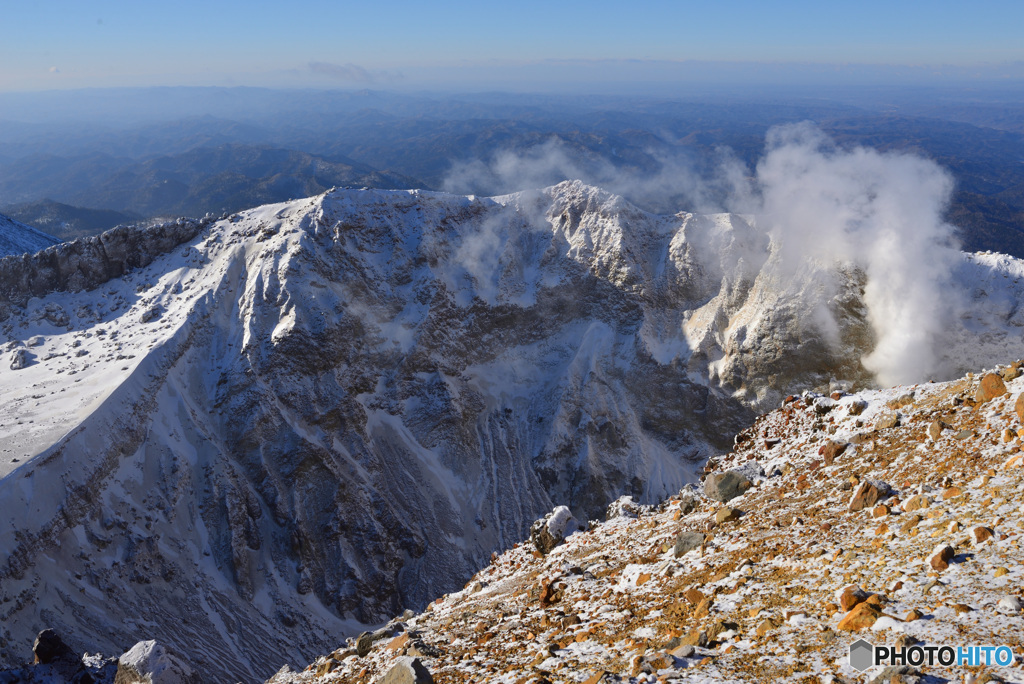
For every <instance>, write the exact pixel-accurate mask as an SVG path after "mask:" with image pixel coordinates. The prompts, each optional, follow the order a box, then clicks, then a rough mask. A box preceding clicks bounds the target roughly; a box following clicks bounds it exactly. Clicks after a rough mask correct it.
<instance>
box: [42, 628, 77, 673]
mask: <svg viewBox="0 0 1024 684" xmlns="http://www.w3.org/2000/svg"><path fill="white" fill-rule="evenodd" d="M32 655H33V656H35V657H34V659H33V661H32V662H33V663H34V664H36V665H48V664H50V663H56V662H62V661H73V660H77V657H76V656H75V652H74V651H72V650H71V648H70V647H69V646H68V645H67V644H65V643H64V640H63V639H61V638H60V635H59V634H57V633H56V632H55V631H53V630H52V629H44V630H43V631H42V632H40V633H39V634H38V635H37V636H36V640H35V643H33V644H32Z"/></svg>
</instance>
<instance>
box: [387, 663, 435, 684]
mask: <svg viewBox="0 0 1024 684" xmlns="http://www.w3.org/2000/svg"><path fill="white" fill-rule="evenodd" d="M433 682H434V678H433V677H432V676H431V675H430V671H429V670H427V668H425V667H424V666H423V663H421V662H420V659H419V658H410V657H409V656H403V657H401V658H399V659H398V660H397V661H395V664H394V665H392V666H391V669H390V670H388V673H387V674H386V675H384V679H382V680H380V684H433Z"/></svg>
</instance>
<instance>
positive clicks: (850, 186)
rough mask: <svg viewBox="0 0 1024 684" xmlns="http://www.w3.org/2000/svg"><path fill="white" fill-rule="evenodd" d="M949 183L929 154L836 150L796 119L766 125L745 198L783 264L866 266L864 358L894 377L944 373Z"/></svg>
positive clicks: (950, 303) (880, 373) (882, 376)
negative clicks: (867, 345) (871, 343)
mask: <svg viewBox="0 0 1024 684" xmlns="http://www.w3.org/2000/svg"><path fill="white" fill-rule="evenodd" d="M952 190H953V180H952V178H951V176H950V175H949V174H948V173H947V172H946V171H944V170H943V169H942V168H941V167H939V166H938V165H937V164H935V163H934V162H932V161H930V160H927V159H924V158H922V157H919V156H916V155H912V154H905V153H893V152H886V153H882V152H878V151H876V150H871V149H865V148H863V147H856V148H853V149H840V148H838V147H837V146H836V145H835V144H834V143H833V142H832V141H831V140H830V139H829V138H828V137H827V136H825V135H824V134H823V133H822V132H821V131H820V130H818V129H817V128H816V127H814V126H812V125H810V124H796V125H788V126H782V127H777V128H774V129H772V130H771V131H769V132H768V137H767V147H766V152H765V156H764V157H763V159H762V160H761V161H760V163H758V165H757V169H756V173H755V175H754V177H753V179H752V180H751V181H750V184H749V186H748V187H747V189H746V192H745V193H743V197H742V203H749V202H750V201H751V199H754V200H755V206H754V209H755V211H756V213H757V214H758V215H759V217H760V221H759V223H761V224H762V225H765V226H767V229H768V231H769V232H770V233H771V235H772V238H773V241H774V242H775V243H776V244H777V246H778V249H780V250H781V257H782V263H783V264H787V265H789V266H790V267H795V265H797V264H800V263H803V262H806V261H808V260H814V261H816V262H819V263H822V264H824V265H826V266H827V265H829V264H852V265H854V266H855V267H857V268H859V269H861V270H862V271H863V272H864V274H865V275H866V276H867V283H866V285H865V287H864V304H865V305H866V307H867V311H868V320H869V323H870V324H871V327H872V329H873V331H874V333H875V348H874V349H873V350H872V351H871V352H870V353H868V354H866V355H865V356H864V357H863V359H862V362H863V364H864V367H865V368H867V369H868V370H869V371H871V372H872V373H874V374H875V376H876V377H877V378H878V381H879V382H880V383H882V384H883V385H891V384H898V383H907V382H917V381H921V380H925V379H928V377H929V375H930V374H932V373H935V372H940V371H941V369H939V368H937V367H936V364H937V359H938V354H937V350H936V349H935V348H934V345H935V344H936V341H937V340H938V339H939V337H940V335H941V333H942V331H943V330H944V329H946V328H947V327H948V326H949V324H950V323H951V318H952V316H954V315H955V314H956V313H957V310H958V309H959V308H960V306H959V297H958V295H957V294H956V292H957V291H956V289H955V288H954V287H953V285H952V279H951V274H952V269H953V266H954V263H955V262H956V260H957V258H958V256H957V245H956V241H955V239H954V236H953V233H954V228H953V226H951V225H950V224H948V223H946V222H945V221H944V220H943V219H942V215H943V212H944V211H945V209H946V207H947V205H948V202H949V198H950V195H951V193H952Z"/></svg>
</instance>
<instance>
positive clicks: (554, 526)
mask: <svg viewBox="0 0 1024 684" xmlns="http://www.w3.org/2000/svg"><path fill="white" fill-rule="evenodd" d="M581 529H583V526H582V525H581V524H580V523H579V521H577V520H576V518H574V517H573V515H572V511H570V510H569V509H568V508H567V507H566V506H557V507H556V508H555V509H554V510H553V511H551V512H550V513H548V514H547V515H546V516H544V517H543V518H541V519H540V520H538V521H537V522H535V523H533V525H532V526H531V527H530V540H531V541H532V542H533V545H534V546H536V547H537V550H538V551H540V552H541V553H543V554H545V555H546V554H548V553H550V552H551V549H553V548H555V547H556V546H558V545H559V544H561V543H562V542H563V541H565V538H566V537H568V536H569V535H570V534H572V533H573V532H577V531H579V530H581Z"/></svg>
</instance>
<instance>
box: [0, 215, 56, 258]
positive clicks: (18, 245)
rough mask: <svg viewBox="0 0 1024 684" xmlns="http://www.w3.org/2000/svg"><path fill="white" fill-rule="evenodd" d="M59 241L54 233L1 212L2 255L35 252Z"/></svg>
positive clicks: (0, 240) (0, 238)
mask: <svg viewBox="0 0 1024 684" xmlns="http://www.w3.org/2000/svg"><path fill="white" fill-rule="evenodd" d="M58 242H60V240H58V239H57V238H55V237H53V236H52V235H47V234H46V233H44V232H42V231H39V230H36V229H35V228H33V227H32V226H26V225H25V224H24V223H18V222H17V221H15V220H14V219H12V218H10V217H7V216H4V215H3V214H0V257H5V256H11V255H14V254H26V253H27V254H34V253H35V252H38V251H39V250H41V249H46V248H47V247H49V246H51V245H55V244H57V243H58Z"/></svg>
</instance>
